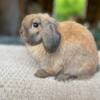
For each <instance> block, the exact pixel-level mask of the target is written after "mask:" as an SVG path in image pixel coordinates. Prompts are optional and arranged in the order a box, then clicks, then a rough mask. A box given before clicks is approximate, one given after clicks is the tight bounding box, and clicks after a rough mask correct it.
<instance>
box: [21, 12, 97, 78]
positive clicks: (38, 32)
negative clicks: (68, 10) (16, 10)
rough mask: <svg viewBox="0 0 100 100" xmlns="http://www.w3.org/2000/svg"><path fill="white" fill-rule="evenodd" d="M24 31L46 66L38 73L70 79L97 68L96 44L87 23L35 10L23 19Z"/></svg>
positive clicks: (22, 28)
mask: <svg viewBox="0 0 100 100" xmlns="http://www.w3.org/2000/svg"><path fill="white" fill-rule="evenodd" d="M37 23H38V25H37ZM36 25H37V26H36ZM20 34H21V36H22V38H23V40H24V42H25V43H26V45H27V47H28V49H29V51H31V54H32V55H34V56H35V58H36V60H37V61H38V63H39V64H41V66H42V67H41V68H39V69H38V70H37V72H36V73H35V75H36V76H38V77H41V78H44V77H48V76H55V77H56V78H57V79H58V80H66V79H69V78H75V77H77V78H87V77H89V76H91V75H93V74H94V73H95V72H96V69H97V64H98V52H97V48H96V44H95V41H94V38H93V36H92V34H91V33H90V32H89V31H88V30H87V29H86V28H85V27H84V26H82V25H80V24H78V23H76V22H73V21H65V22H58V23H57V22H56V21H55V20H54V19H53V18H52V17H50V16H49V15H48V14H31V15H27V16H26V17H25V18H24V19H23V21H22V26H21V30H20Z"/></svg>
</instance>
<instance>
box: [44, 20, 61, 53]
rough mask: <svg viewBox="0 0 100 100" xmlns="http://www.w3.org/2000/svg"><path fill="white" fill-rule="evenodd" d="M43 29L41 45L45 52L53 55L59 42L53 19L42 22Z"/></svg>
mask: <svg viewBox="0 0 100 100" xmlns="http://www.w3.org/2000/svg"><path fill="white" fill-rule="evenodd" d="M42 27H43V30H44V31H43V37H42V40H43V45H44V47H45V49H46V50H47V52H49V53H53V52H55V51H56V49H57V47H58V45H59V42H60V34H59V32H58V31H57V24H56V22H55V21H54V19H53V18H50V19H49V20H44V21H42Z"/></svg>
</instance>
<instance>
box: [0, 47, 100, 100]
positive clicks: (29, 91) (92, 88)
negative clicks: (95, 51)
mask: <svg viewBox="0 0 100 100" xmlns="http://www.w3.org/2000/svg"><path fill="white" fill-rule="evenodd" d="M36 67H38V64H37V63H35V61H34V59H32V58H31V56H30V55H29V54H28V53H27V50H26V48H25V47H24V46H20V45H18V46H14V45H9V46H8V45H0V100H100V72H97V73H96V74H95V75H94V76H93V77H92V78H91V79H89V80H71V81H66V82H58V81H56V80H54V78H53V77H52V78H46V79H40V78H37V77H35V76H34V72H35V70H36Z"/></svg>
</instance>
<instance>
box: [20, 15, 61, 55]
mask: <svg viewBox="0 0 100 100" xmlns="http://www.w3.org/2000/svg"><path fill="white" fill-rule="evenodd" d="M20 34H21V36H22V39H23V40H24V42H27V43H28V44H29V45H38V44H40V43H43V46H44V48H45V49H46V51H47V52H49V53H52V52H54V51H56V49H57V47H58V45H59V42H60V34H59V32H58V31H57V23H56V21H55V20H54V19H53V18H52V17H50V16H49V15H48V14H31V15H27V16H26V17H25V18H24V19H23V21H22V25H21V29H20Z"/></svg>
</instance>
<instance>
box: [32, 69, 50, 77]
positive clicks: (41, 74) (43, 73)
mask: <svg viewBox="0 0 100 100" xmlns="http://www.w3.org/2000/svg"><path fill="white" fill-rule="evenodd" d="M34 75H35V76H37V77H40V78H46V77H48V76H49V75H48V73H47V72H46V71H45V70H43V69H38V70H37V72H36V73H35V74H34Z"/></svg>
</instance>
